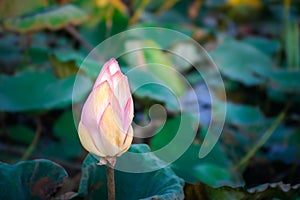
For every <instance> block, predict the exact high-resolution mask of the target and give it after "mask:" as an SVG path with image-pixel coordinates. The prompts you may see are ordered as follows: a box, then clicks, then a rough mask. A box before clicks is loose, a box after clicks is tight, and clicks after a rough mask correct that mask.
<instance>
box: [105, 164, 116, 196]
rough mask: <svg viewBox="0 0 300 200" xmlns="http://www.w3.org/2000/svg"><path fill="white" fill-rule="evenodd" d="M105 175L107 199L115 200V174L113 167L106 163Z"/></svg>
mask: <svg viewBox="0 0 300 200" xmlns="http://www.w3.org/2000/svg"><path fill="white" fill-rule="evenodd" d="M106 176H107V191H108V200H115V175H114V168H113V167H111V166H110V165H109V164H107V168H106Z"/></svg>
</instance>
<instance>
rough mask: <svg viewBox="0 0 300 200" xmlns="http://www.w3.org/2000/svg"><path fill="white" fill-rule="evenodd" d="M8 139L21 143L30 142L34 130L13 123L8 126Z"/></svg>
mask: <svg viewBox="0 0 300 200" xmlns="http://www.w3.org/2000/svg"><path fill="white" fill-rule="evenodd" d="M8 132H9V134H8V137H9V139H11V140H13V141H17V142H21V143H23V144H30V143H31V142H32V140H33V138H34V131H32V130H31V129H29V128H28V127H26V126H23V125H15V126H11V127H9V128H8Z"/></svg>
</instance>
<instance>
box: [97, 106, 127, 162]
mask: <svg viewBox="0 0 300 200" xmlns="http://www.w3.org/2000/svg"><path fill="white" fill-rule="evenodd" d="M99 129H100V137H101V140H102V142H103V145H105V148H106V149H105V150H106V151H107V152H109V155H107V156H116V155H117V154H118V153H119V152H120V151H121V150H122V147H123V143H124V139H125V137H126V133H124V132H123V131H122V124H120V120H119V119H118V116H117V115H116V114H115V113H114V111H113V109H112V107H111V106H110V105H109V106H108V107H107V108H106V110H105V111H104V113H103V116H102V118H101V119H100V121H99Z"/></svg>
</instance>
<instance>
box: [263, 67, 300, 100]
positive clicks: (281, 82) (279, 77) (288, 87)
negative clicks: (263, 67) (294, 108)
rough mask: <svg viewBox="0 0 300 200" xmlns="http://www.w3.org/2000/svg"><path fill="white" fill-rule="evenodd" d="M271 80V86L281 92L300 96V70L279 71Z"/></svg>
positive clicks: (274, 73) (273, 74) (275, 72)
mask: <svg viewBox="0 0 300 200" xmlns="http://www.w3.org/2000/svg"><path fill="white" fill-rule="evenodd" d="M269 78H270V83H269V84H270V86H271V87H272V88H274V89H276V90H279V91H281V92H286V93H290V94H293V95H298V94H300V70H297V71H296V70H290V71H289V70H277V71H274V72H273V73H272V74H271V76H270V77H269Z"/></svg>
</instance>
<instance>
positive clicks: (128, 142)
mask: <svg viewBox="0 0 300 200" xmlns="http://www.w3.org/2000/svg"><path fill="white" fill-rule="evenodd" d="M132 140H133V129H132V126H130V127H129V129H128V132H127V137H126V138H125V141H124V142H123V146H122V148H121V151H120V152H119V153H118V155H117V156H120V155H122V154H123V153H125V152H126V151H128V149H129V147H130V145H131V143H132Z"/></svg>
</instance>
